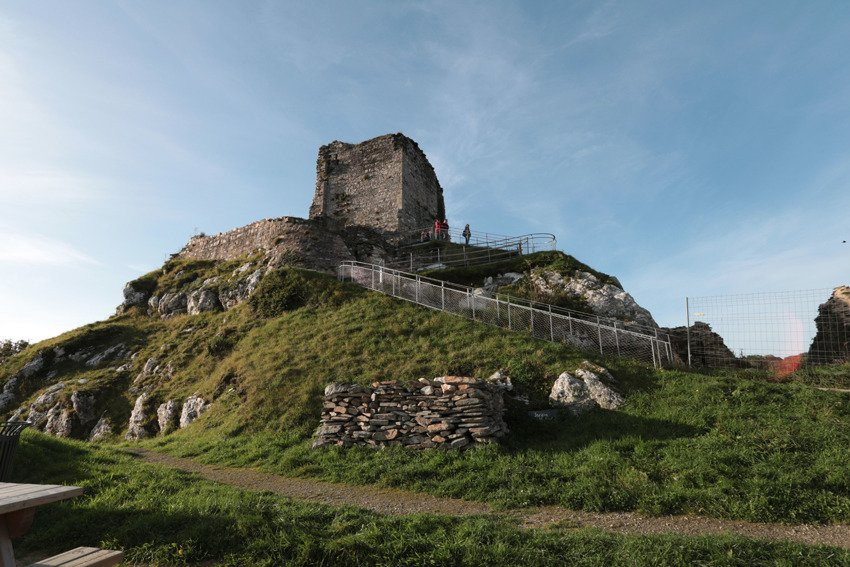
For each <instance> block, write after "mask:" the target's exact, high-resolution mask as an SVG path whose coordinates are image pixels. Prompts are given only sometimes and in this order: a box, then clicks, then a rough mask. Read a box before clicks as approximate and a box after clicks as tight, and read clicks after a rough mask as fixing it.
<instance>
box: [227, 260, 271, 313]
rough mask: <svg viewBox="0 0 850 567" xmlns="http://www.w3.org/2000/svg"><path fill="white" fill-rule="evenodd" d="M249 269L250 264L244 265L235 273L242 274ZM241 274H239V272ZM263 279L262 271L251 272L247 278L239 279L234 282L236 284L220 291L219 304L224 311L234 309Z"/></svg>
mask: <svg viewBox="0 0 850 567" xmlns="http://www.w3.org/2000/svg"><path fill="white" fill-rule="evenodd" d="M246 266H248V267H250V264H245V265H244V266H242V267H240V268H238V269H237V271H239V270H242V271H243V272H244V271H245V270H247V269H248V268H247V267H246ZM243 268H244V270H243ZM240 273H241V272H240ZM262 278H263V270H262V269H257V270H254V271H253V272H251V273H250V274H249V275H248V276H247V277H244V278H241V279H239V280H237V281H236V283H234V284H232V285H231V286H230V287H227V288H225V289H222V290H221V291H220V292H219V296H218V299H219V302H220V304H221V305H222V306H223V307H224V308H225V309H231V308H233V307H236V306H237V305H239V304H240V303H242V302H243V301H245V300H246V299H248V297H249V296H250V295H251V293H253V291H254V290H255V289H257V286H258V285H260V280H261V279H262Z"/></svg>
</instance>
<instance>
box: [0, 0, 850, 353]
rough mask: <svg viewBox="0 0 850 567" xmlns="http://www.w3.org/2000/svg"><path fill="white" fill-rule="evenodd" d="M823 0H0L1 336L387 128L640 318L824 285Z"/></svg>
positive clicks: (841, 37) (134, 271)
mask: <svg viewBox="0 0 850 567" xmlns="http://www.w3.org/2000/svg"><path fill="white" fill-rule="evenodd" d="M848 43H850V3H848V2H843V1H836V2H821V1H813V2H805V3H800V2H781V1H779V0H776V1H771V2H760V3H757V2H724V1H718V2H690V1H680V0H676V1H670V2H653V1H645V2H607V3H606V2H598V1H594V2H543V1H539V2H502V1H487V2H483V1H481V2H471V1H468V2H457V1H446V2H420V1H411V2H404V1H389V0H387V1H371V2H367V1H344V2H329V1H311V2H286V3H285V2H261V1H253V2H230V1H213V0H204V1H199V2H193V1H189V0H183V1H179V2H173V1H171V0H169V1H163V0H148V1H145V2H121V1H114V2H98V1H78V0H61V1H60V0H55V1H48V0H42V1H39V2H30V1H24V0H9V1H6V2H3V3H2V4H0V339H2V338H7V337H8V338H13V339H28V340H30V341H33V340H40V339H44V338H47V337H50V336H54V335H56V334H59V333H61V332H63V331H65V330H69V329H71V328H74V327H76V326H79V325H81V324H84V323H88V322H92V321H95V320H99V319H104V318H106V317H108V316H109V315H111V314H112V313H113V312H114V309H115V307H116V306H117V305H118V304H119V303H120V302H121V300H122V295H121V289H122V287H123V284H124V283H125V282H126V281H129V280H131V279H133V278H135V277H138V276H139V275H141V274H143V273H145V272H148V271H150V270H153V269H155V268H157V267H158V266H159V265H161V264H162V262H163V261H164V260H165V259H166V258H167V257H168V255H169V254H170V253H173V252H176V251H177V250H179V249H180V248H181V247H182V246H183V245H184V244H185V242H186V241H187V240H188V238H189V237H190V236H191V235H192V234H193V233H196V232H199V231H204V232H206V233H216V232H219V231H224V230H228V229H231V228H235V227H238V226H242V225H245V224H247V223H250V222H252V221H254V220H258V219H260V218H268V217H277V216H284V215H293V216H304V217H306V216H307V210H308V207H309V204H310V201H311V200H312V196H313V190H314V186H315V167H316V165H315V163H316V155H317V150H318V147H319V146H320V145H322V144H326V143H328V142H330V141H332V140H342V141H346V142H358V141H362V140H365V139H369V138H372V137H375V136H378V135H382V134H385V133H390V132H403V133H405V134H406V135H408V136H410V137H412V138H413V139H415V140H416V141H417V142H418V143H419V145H420V147H421V148H422V149H423V150H424V151H425V153H426V154H427V155H428V157H429V159H430V161H431V162H432V163H433V165H434V167H435V170H436V172H437V176H438V177H439V179H440V181H441V184H442V186H443V188H444V191H445V198H446V208H447V213H448V216H449V220H450V222H451V223H452V224H453V225H455V226H456V225H462V224H465V223H470V225H471V226H472V228H473V230H481V231H490V232H496V233H501V234H524V233H528V232H551V233H553V234H555V235H556V236H557V239H558V246H559V248H561V249H563V250H565V251H566V252H568V253H570V254H572V255H574V256H576V257H577V258H579V259H580V260H582V261H584V262H586V263H587V264H589V265H591V266H593V267H594V268H596V269H598V270H601V271H604V272H607V273H610V274H612V275H615V276H617V277H618V278H619V279H620V281H621V282H622V283H623V285H624V287H625V288H626V290H627V291H629V292H630V293H631V294H632V295H633V296H634V297H635V298H636V299H637V301H638V302H639V303H640V304H642V305H643V306H645V307H647V308H648V309H649V310H650V311H651V312H652V313H653V315H654V316H655V318H656V320H658V321H659V323H662V324H667V325H681V324H683V319H684V298H685V296H713V295H721V294H732V293H745V292H746V293H748V292H763V291H781V290H796V289H813V288H831V287H834V286H837V285H839V284H850V244H842V241H843V240H850V222H848V219H850V216H849V215H848V213H850V190H848V188H850V73H848V72H847V70H848V69H850V48H848Z"/></svg>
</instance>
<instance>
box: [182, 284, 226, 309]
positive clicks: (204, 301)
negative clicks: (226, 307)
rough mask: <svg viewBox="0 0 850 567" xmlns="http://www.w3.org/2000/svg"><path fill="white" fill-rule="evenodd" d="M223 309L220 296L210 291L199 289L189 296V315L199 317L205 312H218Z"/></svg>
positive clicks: (187, 307)
mask: <svg viewBox="0 0 850 567" xmlns="http://www.w3.org/2000/svg"><path fill="white" fill-rule="evenodd" d="M219 309H221V303H219V300H218V295H217V294H216V293H215V292H214V291H212V290H209V289H197V290H195V291H193V292H191V293H190V294H189V295H188V299H187V303H186V312H187V313H188V314H189V315H197V314H199V313H204V312H205V311H218V310H219Z"/></svg>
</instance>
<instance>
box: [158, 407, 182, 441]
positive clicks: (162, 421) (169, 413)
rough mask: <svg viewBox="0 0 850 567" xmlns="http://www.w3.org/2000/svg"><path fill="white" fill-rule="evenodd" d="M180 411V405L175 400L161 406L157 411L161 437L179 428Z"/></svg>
mask: <svg viewBox="0 0 850 567" xmlns="http://www.w3.org/2000/svg"><path fill="white" fill-rule="evenodd" d="M179 409H180V404H178V403H177V402H176V401H175V400H168V401H167V402H165V403H163V404H160V406H159V407H158V408H157V409H156V419H157V422H158V423H159V433H160V435H165V434H166V433H169V432H171V431H174V429H176V428H177V415H178V411H179Z"/></svg>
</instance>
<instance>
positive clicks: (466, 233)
mask: <svg viewBox="0 0 850 567" xmlns="http://www.w3.org/2000/svg"><path fill="white" fill-rule="evenodd" d="M470 236H472V231H471V230H469V224H467V225H466V226H465V227H463V239H464V240H466V245H467V246H469V237H470Z"/></svg>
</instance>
